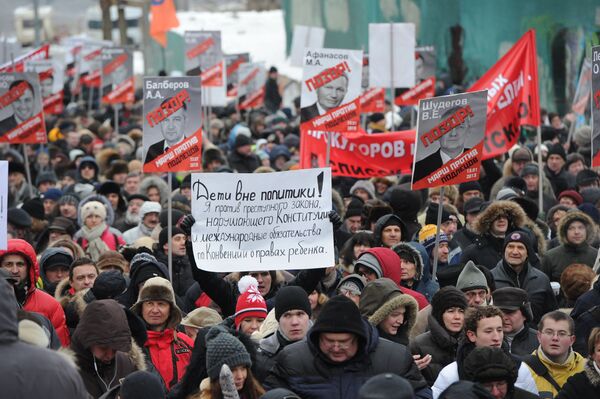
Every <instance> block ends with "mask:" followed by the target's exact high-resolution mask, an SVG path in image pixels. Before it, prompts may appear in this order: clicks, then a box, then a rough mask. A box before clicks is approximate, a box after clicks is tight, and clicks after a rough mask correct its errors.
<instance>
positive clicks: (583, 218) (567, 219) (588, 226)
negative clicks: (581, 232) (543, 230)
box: [557, 211, 596, 245]
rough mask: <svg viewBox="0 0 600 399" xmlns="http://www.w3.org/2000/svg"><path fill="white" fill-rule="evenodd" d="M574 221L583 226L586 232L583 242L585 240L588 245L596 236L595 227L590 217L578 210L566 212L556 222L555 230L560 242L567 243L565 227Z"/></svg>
mask: <svg viewBox="0 0 600 399" xmlns="http://www.w3.org/2000/svg"><path fill="white" fill-rule="evenodd" d="M575 221H577V222H581V223H583V225H584V226H585V230H586V233H587V236H586V241H585V242H587V244H588V245H590V244H591V243H592V242H594V239H595V238H596V228H595V224H594V221H593V220H592V218H591V217H589V216H588V215H586V214H585V213H583V212H580V211H570V212H567V213H566V214H565V216H563V217H562V219H561V220H560V222H559V223H558V227H557V232H558V240H559V241H560V243H561V244H568V242H567V229H568V228H569V225H571V223H573V222H575Z"/></svg>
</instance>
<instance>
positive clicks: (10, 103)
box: [0, 72, 48, 144]
mask: <svg viewBox="0 0 600 399" xmlns="http://www.w3.org/2000/svg"><path fill="white" fill-rule="evenodd" d="M47 141H48V139H47V136H46V125H45V122H44V113H43V110H42V96H41V93H40V81H39V78H38V75H37V73H33V72H26V73H0V143H11V144H19V143H32V144H34V143H45V142H47Z"/></svg>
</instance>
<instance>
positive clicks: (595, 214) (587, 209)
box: [577, 202, 600, 224]
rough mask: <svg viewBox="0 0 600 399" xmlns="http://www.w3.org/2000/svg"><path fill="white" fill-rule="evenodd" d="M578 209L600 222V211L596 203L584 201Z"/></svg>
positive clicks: (595, 221)
mask: <svg viewBox="0 0 600 399" xmlns="http://www.w3.org/2000/svg"><path fill="white" fill-rule="evenodd" d="M577 209H579V210H580V211H581V212H583V213H585V214H586V215H588V216H589V217H591V218H592V220H593V221H594V223H596V224H600V211H599V210H598V208H596V207H595V206H594V205H592V204H590V203H586V202H584V203H583V204H581V205H579V206H578V207H577Z"/></svg>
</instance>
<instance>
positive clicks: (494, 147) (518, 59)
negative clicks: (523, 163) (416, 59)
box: [468, 30, 540, 160]
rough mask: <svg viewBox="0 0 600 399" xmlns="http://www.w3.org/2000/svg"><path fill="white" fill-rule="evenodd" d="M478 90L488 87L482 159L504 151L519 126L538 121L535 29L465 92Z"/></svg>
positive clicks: (505, 151) (524, 36)
mask: <svg viewBox="0 0 600 399" xmlns="http://www.w3.org/2000/svg"><path fill="white" fill-rule="evenodd" d="M478 90H488V96H487V100H488V106H487V116H488V119H487V129H486V135H485V142H484V148H483V159H484V160H485V159H489V158H493V157H495V156H498V155H502V154H506V153H507V152H508V150H509V149H510V148H511V147H512V146H513V145H515V144H516V142H517V140H518V139H519V136H520V130H521V126H522V125H530V126H539V124H540V102H539V95H538V71H537V59H536V46H535V31H534V30H530V31H528V32H527V33H525V35H523V37H521V39H519V41H518V42H517V43H515V45H514V46H513V47H512V48H511V49H510V50H509V51H508V53H506V54H505V55H504V56H503V57H502V58H501V59H500V60H499V61H498V62H497V63H496V64H495V65H494V66H493V67H492V68H490V69H489V70H488V71H487V72H486V73H485V74H484V75H483V76H482V77H481V78H480V79H479V80H478V81H477V82H475V84H474V85H473V86H471V88H470V89H469V90H468V91H469V92H472V91H478Z"/></svg>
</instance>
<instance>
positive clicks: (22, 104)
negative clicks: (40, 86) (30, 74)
mask: <svg viewBox="0 0 600 399" xmlns="http://www.w3.org/2000/svg"><path fill="white" fill-rule="evenodd" d="M21 83H25V84H26V85H27V88H26V89H25V90H24V91H23V94H21V96H20V97H19V98H17V99H15V100H14V101H13V102H12V104H11V106H12V109H13V112H14V116H15V118H16V119H18V120H19V121H21V122H22V121H26V120H28V119H29V118H31V117H32V116H33V108H34V105H35V103H34V95H33V86H32V85H31V83H29V82H28V81H26V80H15V81H14V82H12V83H11V84H10V87H9V90H12V89H13V88H14V87H17V86H18V85H19V84H21Z"/></svg>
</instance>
